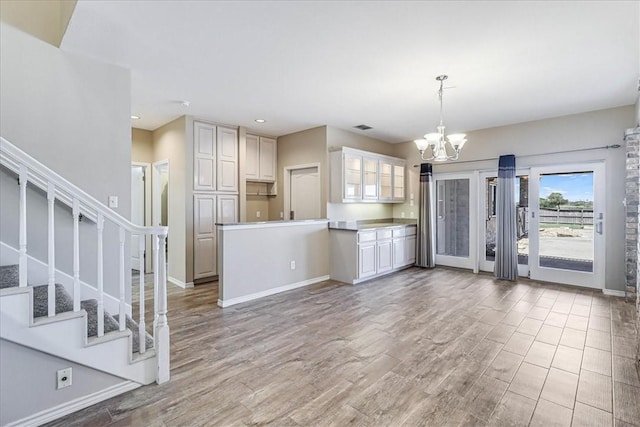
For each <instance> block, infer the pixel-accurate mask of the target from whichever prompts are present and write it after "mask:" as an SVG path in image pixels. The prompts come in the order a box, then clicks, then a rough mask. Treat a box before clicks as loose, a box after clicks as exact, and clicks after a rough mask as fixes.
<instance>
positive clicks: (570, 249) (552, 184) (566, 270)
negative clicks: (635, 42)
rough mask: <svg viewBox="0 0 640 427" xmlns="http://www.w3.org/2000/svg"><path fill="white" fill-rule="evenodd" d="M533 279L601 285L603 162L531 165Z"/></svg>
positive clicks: (531, 263)
mask: <svg viewBox="0 0 640 427" xmlns="http://www.w3.org/2000/svg"><path fill="white" fill-rule="evenodd" d="M530 181H531V184H530V190H531V197H530V201H531V214H530V227H529V234H530V245H529V266H530V270H531V278H532V279H537V280H545V281H549V282H558V283H568V284H573V285H578V286H585V287H591V288H600V289H602V288H604V277H605V271H604V268H605V263H604V261H605V247H604V235H605V231H606V230H605V225H604V219H605V217H606V216H605V215H606V212H605V201H604V164H603V163H584V164H574V165H562V166H549V167H539V168H531V175H530Z"/></svg>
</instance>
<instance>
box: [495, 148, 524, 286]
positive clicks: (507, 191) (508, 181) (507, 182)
mask: <svg viewBox="0 0 640 427" xmlns="http://www.w3.org/2000/svg"><path fill="white" fill-rule="evenodd" d="M515 181H516V157H515V156H514V155H513V154H509V155H506V156H500V159H499V160H498V186H497V188H496V220H497V221H496V228H497V230H496V261H495V271H494V273H495V276H496V277H497V278H498V279H504V280H516V279H517V278H518V238H517V222H518V221H517V217H516V200H515V191H516V184H515Z"/></svg>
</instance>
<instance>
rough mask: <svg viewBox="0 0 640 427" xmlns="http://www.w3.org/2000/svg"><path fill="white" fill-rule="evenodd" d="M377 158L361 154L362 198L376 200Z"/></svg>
mask: <svg viewBox="0 0 640 427" xmlns="http://www.w3.org/2000/svg"><path fill="white" fill-rule="evenodd" d="M378 195H379V193H378V159H376V158H375V157H370V156H362V198H363V199H366V200H378Z"/></svg>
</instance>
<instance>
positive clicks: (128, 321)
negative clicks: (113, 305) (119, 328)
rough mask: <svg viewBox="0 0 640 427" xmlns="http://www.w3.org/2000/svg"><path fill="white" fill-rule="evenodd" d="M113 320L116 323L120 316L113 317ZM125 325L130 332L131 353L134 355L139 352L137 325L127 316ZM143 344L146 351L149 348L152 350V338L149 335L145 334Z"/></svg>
mask: <svg viewBox="0 0 640 427" xmlns="http://www.w3.org/2000/svg"><path fill="white" fill-rule="evenodd" d="M113 318H114V319H115V320H116V322H117V321H118V319H119V318H120V316H118V315H117V314H116V315H115V316H113ZM126 324H127V329H129V330H131V332H132V333H133V334H132V338H133V340H132V347H133V352H134V353H138V352H139V351H140V331H139V329H138V323H137V322H136V321H135V320H133V319H132V318H131V317H129V316H127V317H126ZM144 335H145V337H144V339H145V343H146V346H145V348H146V349H147V350H148V349H150V348H153V338H152V337H151V335H149V334H148V333H146V332H145V334H144Z"/></svg>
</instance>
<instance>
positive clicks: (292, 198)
mask: <svg viewBox="0 0 640 427" xmlns="http://www.w3.org/2000/svg"><path fill="white" fill-rule="evenodd" d="M284 176H285V207H284V209H285V215H286V217H287V218H288V219H289V220H294V219H296V220H300V219H318V218H321V216H322V214H321V208H320V199H321V198H320V166H319V165H318V164H311V165H299V166H292V167H288V168H285V173H284Z"/></svg>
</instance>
